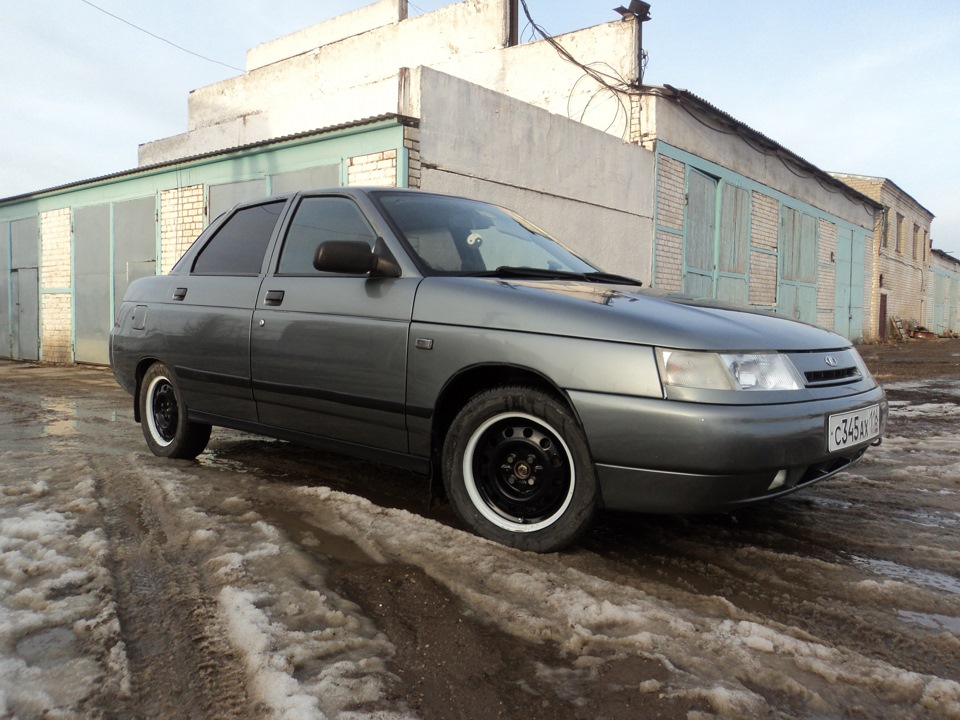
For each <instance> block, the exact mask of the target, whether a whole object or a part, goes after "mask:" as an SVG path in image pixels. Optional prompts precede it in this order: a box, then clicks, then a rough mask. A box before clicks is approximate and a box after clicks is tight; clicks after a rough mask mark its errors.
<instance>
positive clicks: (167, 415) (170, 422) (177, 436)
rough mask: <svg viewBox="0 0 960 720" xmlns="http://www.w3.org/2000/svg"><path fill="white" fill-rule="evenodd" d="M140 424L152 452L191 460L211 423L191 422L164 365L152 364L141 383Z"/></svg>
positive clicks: (199, 450) (207, 435)
mask: <svg viewBox="0 0 960 720" xmlns="http://www.w3.org/2000/svg"><path fill="white" fill-rule="evenodd" d="M139 402H140V426H141V428H142V429H143V437H144V438H145V439H146V441H147V446H148V447H149V448H150V451H151V452H152V453H153V454H154V455H158V456H160V457H169V458H184V459H192V458H195V457H196V456H197V455H199V454H200V453H202V452H203V449H204V448H205V447H206V446H207V442H208V441H209V440H210V426H209V425H202V424H200V423H195V422H190V421H189V420H188V419H187V408H186V405H184V404H183V399H182V397H181V394H180V390H179V388H178V387H177V384H176V380H175V378H174V376H173V373H171V372H170V371H169V370H168V369H167V366H166V365H164V364H163V363H159V362H158V363H154V364H153V365H151V366H150V368H149V369H148V370H147V372H146V373H145V374H144V376H143V381H142V382H141V384H140V397H139Z"/></svg>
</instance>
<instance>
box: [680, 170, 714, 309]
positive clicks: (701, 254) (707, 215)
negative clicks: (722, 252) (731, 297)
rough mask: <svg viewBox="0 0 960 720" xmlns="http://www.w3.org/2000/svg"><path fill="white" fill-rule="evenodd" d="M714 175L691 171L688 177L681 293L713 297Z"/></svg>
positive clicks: (699, 296)
mask: <svg viewBox="0 0 960 720" xmlns="http://www.w3.org/2000/svg"><path fill="white" fill-rule="evenodd" d="M717 184H718V181H717V180H716V178H712V177H710V176H709V175H704V174H703V173H701V172H698V171H697V170H691V171H690V173H689V175H688V176H687V218H686V228H687V233H686V238H685V241H684V247H683V292H685V293H686V294H688V295H692V296H693V297H698V298H712V297H713V287H714V286H713V276H714V271H715V269H716V261H715V254H716V244H717Z"/></svg>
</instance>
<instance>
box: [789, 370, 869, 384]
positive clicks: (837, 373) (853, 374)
mask: <svg viewBox="0 0 960 720" xmlns="http://www.w3.org/2000/svg"><path fill="white" fill-rule="evenodd" d="M803 375H804V377H805V378H806V379H807V385H823V384H825V383H835V382H845V381H847V380H850V379H851V378H859V377H860V371H859V370H858V369H857V368H855V367H847V368H836V369H830V370H811V371H808V372H805V373H804V374H803Z"/></svg>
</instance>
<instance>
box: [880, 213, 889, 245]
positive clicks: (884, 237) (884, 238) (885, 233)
mask: <svg viewBox="0 0 960 720" xmlns="http://www.w3.org/2000/svg"><path fill="white" fill-rule="evenodd" d="M882 222H883V225H882V227H881V228H880V247H882V248H886V247H888V246H889V244H890V242H889V240H890V208H884V209H883V221H882Z"/></svg>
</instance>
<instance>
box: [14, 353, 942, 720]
mask: <svg viewBox="0 0 960 720" xmlns="http://www.w3.org/2000/svg"><path fill="white" fill-rule="evenodd" d="M862 354H863V356H864V358H865V360H866V361H867V363H868V365H869V366H870V367H871V369H872V371H873V372H874V373H875V375H876V376H877V377H878V379H879V380H880V381H881V382H882V383H883V384H884V386H885V387H886V389H887V393H888V398H889V399H890V401H891V417H890V421H889V424H888V428H887V439H886V441H885V442H884V444H883V445H882V446H880V447H878V448H873V449H872V450H871V451H870V452H869V453H868V455H867V457H866V458H865V459H864V460H863V461H861V463H859V464H858V465H856V466H854V467H853V468H851V469H850V470H849V471H848V472H844V473H841V474H840V475H838V476H836V477H834V478H831V479H829V480H827V481H824V482H823V483H820V484H819V485H817V486H815V487H813V488H809V489H807V490H805V491H803V492H800V493H796V494H794V495H792V496H789V497H786V498H783V499H780V500H778V501H775V502H772V503H769V504H767V505H764V506H760V507H755V508H751V509H747V510H742V511H739V512H736V513H732V514H726V515H713V516H704V517H679V516H666V517H657V516H644V515H626V514H614V513H608V514H602V515H601V516H600V517H599V518H598V520H597V522H596V523H595V525H594V527H593V528H592V530H591V531H590V532H589V533H588V535H587V536H586V537H585V539H584V540H583V541H582V542H581V543H580V544H579V545H578V546H577V547H575V548H573V549H571V550H568V551H566V552H563V553H559V554H551V555H542V556H537V555H530V554H525V553H519V552H516V551H513V550H509V549H506V548H502V547H500V546H496V545H493V544H491V543H487V542H485V541H483V540H480V539H478V538H475V537H473V536H471V535H467V534H465V533H463V532H461V530H460V529H459V525H458V523H457V521H456V519H455V518H454V516H453V513H452V512H451V510H450V509H449V507H448V506H446V505H443V504H440V505H433V506H431V505H430V504H429V502H428V497H427V488H426V483H425V481H424V479H423V478H420V477H418V476H415V475H412V474H409V473H406V472H403V471H400V470H396V469H392V468H388V467H384V466H380V465H374V464H370V463H363V462H358V461H355V460H350V459H345V458H342V457H339V456H334V455H329V454H324V453H318V452H316V451H314V450H310V449H305V448H300V447H296V446H292V445H289V444H287V443H283V442H277V441H273V440H268V439H264V438H260V437H257V436H251V435H244V434H241V433H237V432H233V431H226V430H219V429H215V430H214V434H213V437H212V440H211V443H210V446H209V448H208V450H207V452H205V453H204V454H202V455H201V456H200V457H199V458H198V460H197V461H196V462H183V461H165V460H161V459H158V458H155V457H153V456H152V455H150V454H149V453H148V451H147V450H146V447H145V445H144V442H143V439H142V436H141V434H140V429H139V427H138V426H137V425H136V424H135V423H134V422H133V420H132V401H131V400H130V399H129V398H128V397H127V396H126V395H124V394H123V393H122V391H121V390H120V389H119V388H118V387H117V386H116V384H115V382H114V381H113V378H112V376H111V375H110V373H109V371H108V370H105V369H102V368H89V367H87V368H77V367H41V366H34V365H26V364H17V363H11V362H3V361H0V550H2V555H0V717H19V718H32V717H106V718H126V717H163V718H220V717H229V718H254V717H257V718H258V717H271V716H273V717H291V718H300V717H303V718H309V717H341V718H361V717H362V718H385V719H386V718H401V717H403V718H405V717H418V718H425V719H432V718H438V719H439V718H444V719H446V718H541V717H542V718H591V719H593V718H661V717H662V718H706V717H782V718H808V717H810V718H824V717H828V718H829V717H836V718H848V717H849V718H886V717H889V718H901V717H908V718H910V717H917V718H922V717H947V718H957V717H960V640H958V638H960V579H958V575H960V341H956V340H953V341H948V340H931V341H913V342H910V343H907V344H904V345H888V346H866V347H864V348H862Z"/></svg>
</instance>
